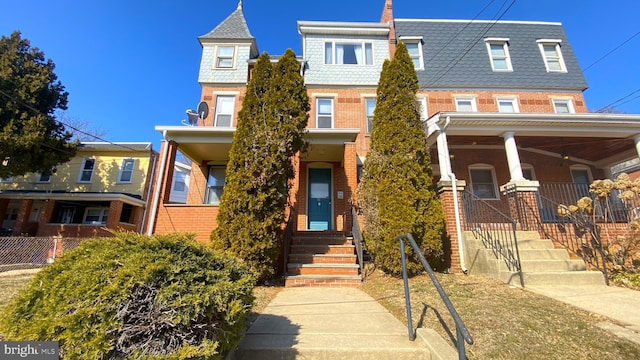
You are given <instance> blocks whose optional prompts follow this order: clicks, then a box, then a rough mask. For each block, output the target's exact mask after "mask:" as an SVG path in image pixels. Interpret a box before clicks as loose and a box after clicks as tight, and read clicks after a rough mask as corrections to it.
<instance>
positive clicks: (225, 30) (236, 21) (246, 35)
mask: <svg viewBox="0 0 640 360" xmlns="http://www.w3.org/2000/svg"><path fill="white" fill-rule="evenodd" d="M234 39H235V40H237V39H244V40H254V39H255V38H254V37H253V35H251V32H250V31H249V27H248V26H247V21H246V20H245V18H244V13H243V12H242V0H240V1H239V2H238V8H237V9H236V10H235V11H234V12H232V13H231V15H229V16H228V17H227V18H226V19H224V20H223V21H222V22H221V23H220V24H219V25H218V26H216V27H215V28H214V29H213V30H211V31H210V32H209V33H207V34H205V35H202V36H200V37H198V40H200V42H202V41H203V40H204V41H206V40H234Z"/></svg>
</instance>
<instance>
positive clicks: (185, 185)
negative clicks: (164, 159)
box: [169, 161, 191, 204]
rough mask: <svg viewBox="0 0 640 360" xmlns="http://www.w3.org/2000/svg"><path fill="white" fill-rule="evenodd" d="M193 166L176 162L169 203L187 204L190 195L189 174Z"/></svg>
mask: <svg viewBox="0 0 640 360" xmlns="http://www.w3.org/2000/svg"><path fill="white" fill-rule="evenodd" d="M190 173H191V165H187V164H183V163H181V162H177V161H176V162H175V163H174V164H173V180H172V181H171V194H170V195H169V201H170V202H172V203H179V204H186V202H187V194H188V193H189V174H190Z"/></svg>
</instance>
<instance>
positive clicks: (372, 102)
mask: <svg viewBox="0 0 640 360" xmlns="http://www.w3.org/2000/svg"><path fill="white" fill-rule="evenodd" d="M364 103H365V105H364V106H365V111H366V113H367V134H371V130H373V113H374V111H375V110H376V99H374V98H369V99H364Z"/></svg>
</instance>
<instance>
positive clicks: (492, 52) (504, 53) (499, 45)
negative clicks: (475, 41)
mask: <svg viewBox="0 0 640 360" xmlns="http://www.w3.org/2000/svg"><path fill="white" fill-rule="evenodd" d="M484 41H485V43H486V44H487V51H488V52H489V60H490V61H491V69H492V70H493V71H513V68H512V67H511V57H510V56H509V39H507V38H486V39H484Z"/></svg>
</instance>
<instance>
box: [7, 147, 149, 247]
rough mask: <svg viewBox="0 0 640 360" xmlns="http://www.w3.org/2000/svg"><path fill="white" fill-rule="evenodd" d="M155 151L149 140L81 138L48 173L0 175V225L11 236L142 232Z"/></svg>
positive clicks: (76, 235)
mask: <svg viewBox="0 0 640 360" xmlns="http://www.w3.org/2000/svg"><path fill="white" fill-rule="evenodd" d="M157 155H158V153H157V152H156V151H154V150H153V148H152V144H151V143H132V142H118V143H106V142H82V143H81V144H80V145H79V147H78V152H77V154H76V156H75V157H74V158H72V159H71V160H70V161H69V162H67V163H64V164H60V165H59V166H57V167H56V169H55V170H54V171H52V172H51V173H49V174H26V175H24V176H21V177H14V178H12V179H2V181H1V182H0V227H2V228H3V229H5V231H7V232H10V233H11V234H12V235H14V236H18V235H29V236H61V237H91V236H109V235H110V233H109V232H108V231H105V229H113V230H116V229H121V230H128V231H137V232H142V231H143V224H144V223H145V219H144V218H145V216H146V208H147V206H146V204H147V198H148V194H149V192H150V184H151V179H152V178H153V175H152V172H153V168H154V167H155V162H156V159H157ZM9 229H10V231H8V230H9Z"/></svg>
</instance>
